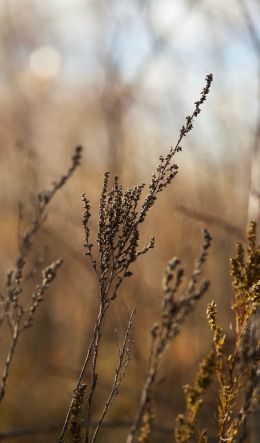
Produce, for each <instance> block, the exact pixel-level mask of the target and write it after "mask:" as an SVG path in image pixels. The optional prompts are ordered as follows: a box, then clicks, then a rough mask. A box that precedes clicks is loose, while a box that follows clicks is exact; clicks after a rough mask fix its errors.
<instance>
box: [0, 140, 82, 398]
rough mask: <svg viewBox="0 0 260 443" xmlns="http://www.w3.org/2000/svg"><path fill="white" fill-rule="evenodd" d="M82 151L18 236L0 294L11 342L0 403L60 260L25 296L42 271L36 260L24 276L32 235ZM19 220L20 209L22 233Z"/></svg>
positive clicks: (0, 312) (0, 323)
mask: <svg viewBox="0 0 260 443" xmlns="http://www.w3.org/2000/svg"><path fill="white" fill-rule="evenodd" d="M81 151H82V148H81V147H80V146H78V147H76V149H75V152H74V155H73V157H72V163H71V166H70V168H69V169H68V171H67V173H66V174H65V175H63V176H62V177H61V178H60V179H59V180H58V181H57V182H54V183H53V184H52V187H51V189H50V190H47V191H42V192H40V193H39V194H38V196H37V202H36V204H35V207H34V211H35V213H34V217H33V219H32V222H31V224H30V225H29V226H28V228H27V229H25V230H24V232H19V233H18V240H19V244H18V254H17V259H16V263H15V266H14V268H13V269H11V270H9V271H8V272H7V276H6V283H5V290H4V291H3V292H2V293H1V294H0V326H3V325H4V324H5V323H6V324H7V326H8V329H9V332H10V335H11V343H10V347H9V350H8V353H7V356H6V359H5V363H4V367H3V372H2V376H1V386H0V401H1V400H3V398H4V396H5V393H6V384H7V380H8V376H9V372H10V368H11V365H12V362H13V358H14V354H15V350H16V347H17V344H18V341H19V339H20V336H21V334H22V333H23V332H24V331H25V329H27V328H30V327H31V326H33V323H34V319H35V314H36V311H37V309H38V308H39V305H40V303H41V302H42V301H43V300H44V297H45V293H46V291H47V289H48V287H49V286H50V284H51V283H52V282H53V280H54V279H55V278H56V276H57V272H58V270H59V268H60V266H61V264H62V260H61V259H58V260H55V261H54V262H52V263H51V264H49V265H48V266H47V267H45V268H44V269H43V270H42V279H41V281H40V283H39V284H37V286H36V288H35V290H34V291H33V292H32V293H30V294H28V293H26V292H27V291H26V288H25V283H26V280H27V278H28V277H31V276H34V275H35V273H36V272H37V271H38V270H39V269H40V268H42V264H43V263H42V260H39V259H38V260H37V261H36V263H35V264H34V265H33V267H32V268H31V269H30V270H29V271H28V272H27V274H26V273H25V265H26V264H27V261H28V257H29V254H30V252H31V250H32V247H33V244H34V239H35V236H36V235H37V233H38V231H39V229H40V227H41V225H42V223H43V221H44V220H45V218H46V209H47V207H48V205H49V203H50V202H51V201H52V199H53V197H54V196H55V194H56V192H57V191H59V190H60V189H61V188H62V187H63V186H64V185H65V183H66V182H67V181H68V180H69V179H70V177H71V176H72V174H73V173H74V171H75V170H76V169H77V167H78V166H79V163H80V159H81ZM22 221H23V220H22V210H21V206H20V211H19V231H21V225H22ZM28 298H29V300H28Z"/></svg>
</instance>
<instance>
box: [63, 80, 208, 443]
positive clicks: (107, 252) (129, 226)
mask: <svg viewBox="0 0 260 443" xmlns="http://www.w3.org/2000/svg"><path fill="white" fill-rule="evenodd" d="M212 80H213V76H212V74H209V75H207V76H206V86H205V87H204V88H203V91H202V93H201V97H200V99H199V100H197V101H196V102H195V109H194V111H193V113H192V114H191V115H190V116H188V117H186V124H185V125H184V126H182V128H181V130H180V134H179V138H178V141H177V143H176V145H175V147H171V149H170V152H169V153H168V154H167V155H166V156H162V155H161V156H160V157H159V165H158V166H157V168H156V170H155V172H154V173H153V174H152V180H151V183H150V185H149V189H148V194H147V196H146V197H145V199H144V201H143V202H142V192H143V190H144V187H145V185H144V184H143V183H142V184H140V185H137V186H134V187H132V188H129V189H127V190H126V191H123V188H122V185H121V184H120V182H119V178H118V177H117V176H115V177H114V179H113V185H112V189H111V190H109V179H110V174H109V172H106V173H105V175H104V181H103V186H102V190H101V196H100V204H99V221H98V233H97V241H96V244H95V245H94V243H92V239H91V235H90V234H91V233H90V228H89V219H90V217H91V207H90V202H89V200H88V198H87V196H86V194H83V196H82V200H83V205H84V213H83V227H84V231H85V244H84V247H85V250H86V252H85V253H86V255H87V256H88V257H89V258H90V261H91V264H92V267H93V270H94V272H95V274H96V277H97V281H98V285H99V312H98V316H97V319H96V322H95V325H94V329H93V334H92V338H91V341H90V344H89V347H88V349H87V352H86V356H85V359H84V363H83V366H82V369H81V372H80V375H79V378H78V381H77V384H76V387H75V391H77V390H78V389H79V387H80V386H81V385H82V383H83V382H84V380H85V379H86V372H87V369H88V368H89V366H90V367H91V379H90V381H89V380H87V381H86V384H87V391H86V404H87V412H86V417H85V420H84V426H85V429H86V430H85V443H89V442H92V443H93V442H94V441H96V437H97V432H94V434H93V435H92V436H91V435H90V420H91V416H92V405H93V398H94V395H95V390H96V386H97V379H98V374H97V361H98V356H99V348H100V340H101V331H102V325H103V321H104V318H105V316H106V315H107V312H108V311H109V308H110V306H111V303H113V301H114V300H115V299H116V298H117V297H118V294H119V289H120V286H121V285H122V283H123V281H124V280H125V279H126V278H129V277H131V276H132V268H131V266H132V265H133V263H135V262H136V261H137V260H138V259H139V257H140V256H142V255H144V254H146V253H147V252H148V251H149V250H150V249H152V248H153V247H154V238H151V240H150V242H149V243H148V244H147V245H146V246H144V247H141V248H140V236H141V231H140V229H141V226H142V224H143V222H144V221H145V219H146V217H147V215H148V213H149V212H150V210H151V208H152V207H153V206H154V204H155V202H156V200H157V197H158V194H159V193H160V192H162V191H163V190H164V189H165V188H166V187H167V186H168V185H169V184H170V183H171V182H172V180H173V179H174V177H175V176H176V174H177V171H178V166H177V165H176V164H175V163H173V158H174V156H175V155H176V154H177V153H178V152H180V151H181V149H182V148H181V145H180V144H181V142H182V140H183V139H184V137H185V136H186V135H187V134H188V133H189V132H190V131H191V129H192V127H193V121H194V119H195V118H196V117H197V116H198V115H199V113H200V111H201V105H202V104H203V103H204V102H205V100H206V98H207V95H208V93H209V91H210V86H211V83H212ZM95 248H96V249H97V250H98V251H95ZM97 254H98V255H97ZM96 255H97V257H98V258H97V257H96ZM193 283H194V286H195V284H196V276H194V282H193ZM193 289H194V288H193ZM191 291H192V289H191ZM118 388H119V386H117V388H116V390H117V391H118ZM72 408H73V399H72V401H71V404H70V407H69V410H68V413H67V416H66V419H65V422H64V426H63V429H62V432H61V435H60V442H64V437H65V433H66V431H67V430H68V427H69V423H70V420H71V414H72ZM108 409H109V408H107V409H106V411H105V413H104V414H103V413H102V417H103V418H104V416H105V415H106V413H107V411H108ZM103 418H102V420H103ZM97 431H98V430H97Z"/></svg>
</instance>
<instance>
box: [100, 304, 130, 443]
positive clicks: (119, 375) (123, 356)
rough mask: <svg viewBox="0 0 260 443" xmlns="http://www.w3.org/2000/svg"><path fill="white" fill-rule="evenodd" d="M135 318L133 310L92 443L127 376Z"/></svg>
mask: <svg viewBox="0 0 260 443" xmlns="http://www.w3.org/2000/svg"><path fill="white" fill-rule="evenodd" d="M134 316H135V308H133V309H132V311H131V314H130V317H129V321H128V326H127V329H126V332H125V336H124V340H123V344H122V348H121V349H119V361H118V365H117V368H116V370H115V377H114V381H113V385H112V388H111V391H110V394H109V396H108V399H107V401H106V403H105V406H104V409H103V411H102V414H101V416H100V419H99V420H98V424H97V427H96V429H95V431H94V434H93V437H92V439H91V443H94V442H95V441H96V438H97V434H98V432H99V430H100V428H101V425H102V424H103V421H104V418H105V416H106V414H107V412H108V410H109V408H110V407H111V405H112V402H113V400H114V398H115V397H116V395H117V394H118V389H119V386H120V384H121V381H122V379H123V377H124V375H125V371H126V368H127V366H128V363H129V360H130V356H131V335H132V328H133V321H134Z"/></svg>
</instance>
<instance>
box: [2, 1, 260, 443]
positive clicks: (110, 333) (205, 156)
mask: <svg viewBox="0 0 260 443" xmlns="http://www.w3.org/2000/svg"><path fill="white" fill-rule="evenodd" d="M259 23H260V3H259V1H258V0H229V1H228V2H219V1H217V0H181V1H180V0H160V1H156V0H93V1H91V0H51V1H50V0H45V1H44V2H42V1H38V0H2V1H1V2H0V62H1V69H0V98H1V108H0V199H1V213H0V233H1V236H0V256H1V269H0V274H1V281H2V282H3V285H4V281H5V275H6V271H7V269H9V268H12V267H13V266H14V264H15V259H16V252H17V229H18V213H19V209H18V208H19V206H21V204H22V205H23V208H24V209H23V225H24V227H26V226H27V225H28V223H29V222H30V220H31V217H32V213H33V207H34V202H35V196H36V195H37V193H38V192H39V191H41V190H43V189H48V187H49V185H50V183H51V182H52V181H54V180H56V179H57V178H58V177H59V176H60V175H61V174H63V173H64V172H65V171H66V169H67V167H68V165H69V161H70V157H71V155H72V153H73V149H74V147H75V146H76V145H79V144H81V145H82V146H83V147H84V152H83V160H82V165H81V167H80V168H79V169H78V170H77V172H76V173H75V175H74V176H73V178H72V179H71V180H70V181H69V183H68V184H67V185H66V187H65V188H64V189H62V190H61V191H60V192H59V194H58V195H57V196H56V198H55V201H53V202H52V203H51V205H50V207H49V210H48V217H47V220H46V222H45V224H44V227H43V229H42V230H41V233H40V235H39V236H38V238H37V241H36V243H35V247H34V251H33V254H32V257H31V260H32V262H33V260H35V258H36V257H38V256H43V257H44V258H45V261H46V262H47V263H49V262H50V261H51V260H53V259H56V258H57V257H62V258H63V259H64V261H65V264H64V266H63V268H62V270H61V272H60V274H59V277H58V278H57V280H56V281H55V284H54V285H53V287H52V289H51V290H50V291H49V292H48V295H47V297H46V301H45V302H44V304H42V305H41V309H40V310H39V313H38V316H37V322H36V324H35V326H34V327H33V329H31V330H28V331H27V332H26V333H25V334H24V336H23V337H22V339H21V342H20V346H19V349H18V351H17V354H16V359H15V361H14V365H13V367H12V371H11V375H10V379H9V383H8V391H7V395H6V398H5V400H4V402H3V403H2V404H1V407H0V414H1V425H0V432H4V431H9V430H16V429H31V430H33V429H41V430H49V431H51V430H52V429H55V426H56V427H58V426H59V424H60V423H62V421H63V419H64V416H65V413H66V411H67V407H68V405H69V401H70V398H71V392H72V389H73V388H74V385H75V380H76V378H77V376H78V373H79V369H80V367H81V364H82V360H83V355H84V351H85V349H86V346H87V344H88V341H89V338H90V335H91V330H92V327H93V322H94V318H95V315H96V312H97V306H98V305H97V301H98V300H97V282H96V281H95V278H94V275H93V273H92V270H91V267H90V265H89V263H88V261H87V259H86V257H85V256H84V251H83V246H82V244H83V239H84V235H83V230H82V227H81V213H82V204H81V194H82V192H86V194H87V196H88V198H89V199H90V200H91V204H92V213H93V218H92V222H91V228H92V229H93V232H94V233H95V231H96V220H97V212H98V199H99V190H100V187H101V185H102V180H103V173H104V171H106V170H109V171H111V173H112V174H118V175H119V176H120V178H121V181H122V184H123V186H124V188H127V187H129V186H132V185H134V184H137V183H140V182H142V181H144V182H145V183H147V184H149V181H150V178H151V174H152V172H153V170H154V169H155V167H156V165H157V161H158V156H159V155H160V154H165V153H167V152H168V150H169V149H170V146H171V145H175V143H176V141H177V139H178V134H179V130H180V128H181V126H182V124H183V123H184V121H185V117H186V116H187V115H189V114H190V113H192V111H193V109H194V105H193V103H194V101H195V100H197V99H198V97H199V94H200V91H201V90H202V88H203V87H204V84H205V81H204V79H205V76H206V75H207V74H209V73H212V74H213V76H214V82H213V86H212V89H211V92H210V95H209V96H208V100H207V102H206V103H205V104H204V105H203V112H202V113H201V114H200V116H199V118H198V119H197V120H196V122H195V125H194V129H193V131H192V132H191V133H190V134H189V136H188V137H186V139H185V141H184V143H182V146H183V152H182V153H180V154H178V158H176V162H177V163H178V164H179V166H180V172H179V174H178V175H177V177H176V179H175V180H174V182H173V183H172V185H171V186H170V187H169V188H168V189H167V190H166V191H165V192H164V193H162V194H161V195H160V199H159V201H158V204H157V205H156V207H155V208H154V211H153V212H152V213H151V214H150V217H149V220H147V223H146V228H145V232H144V237H143V243H144V244H146V243H147V240H148V238H149V237H150V236H151V235H153V234H154V235H155V237H156V247H155V249H154V250H153V251H152V252H151V253H150V254H149V256H148V255H147V256H145V257H142V258H141V259H140V261H139V265H138V266H137V267H136V268H135V269H133V271H134V276H133V277H132V279H129V282H127V284H125V286H124V287H123V288H122V291H121V296H120V298H119V299H118V300H117V302H116V303H115V304H114V306H113V307H112V311H111V316H110V319H108V321H107V322H106V325H105V331H104V334H103V344H102V349H101V360H100V363H99V367H98V369H99V372H100V374H102V377H101V376H100V380H99V387H98V390H97V394H98V396H97V400H96V402H95V414H96V415H95V417H98V414H99V413H100V410H101V407H102V405H103V401H104V398H105V397H106V394H107V392H108V390H109V387H110V385H111V383H112V379H113V372H114V367H115V364H116V358H117V348H116V333H115V330H117V334H119V337H120V336H121V334H122V331H123V329H124V328H125V326H126V323H127V313H126V312H127V309H131V307H132V306H133V305H134V304H136V305H137V317H136V322H135V330H134V345H133V359H132V361H131V363H130V366H129V370H128V373H127V375H126V378H125V381H124V383H123V385H122V388H121V391H120V395H119V397H118V398H117V400H116V402H115V404H114V406H113V408H112V410H111V412H110V414H109V416H108V417H107V421H109V422H111V423H113V422H115V421H119V420H121V421H126V422H131V420H132V418H133V417H134V412H135V408H136V405H137V404H138V401H139V394H140V386H141V383H142V380H143V377H144V375H145V369H146V362H147V355H148V349H149V330H150V328H151V326H152V324H153V322H154V321H155V320H156V319H158V318H159V315H160V305H161V298H162V291H161V280H162V276H163V271H164V269H165V266H166V263H167V261H168V260H169V259H170V258H171V257H172V256H175V255H177V256H178V257H179V258H180V259H181V260H182V262H183V264H184V266H185V268H186V271H187V276H188V275H189V273H190V272H191V270H192V265H193V261H194V259H195V258H196V256H197V255H198V252H199V248H200V244H201V230H202V228H203V227H204V226H206V227H207V228H208V229H209V231H210V232H211V234H212V236H213V245H212V248H211V251H210V257H209V261H208V264H207V269H206V275H207V276H208V277H209V278H210V280H211V287H210V291H209V293H208V294H207V295H206V296H205V298H204V300H203V301H202V302H201V303H200V305H199V307H197V308H196V310H195V312H194V313H193V314H192V315H191V317H190V318H189V320H188V322H186V323H185V325H183V328H182V333H181V335H180V336H179V337H178V338H177V339H176V340H175V342H174V343H173V344H172V346H171V347H170V349H169V350H168V354H167V358H166V359H165V360H164V361H163V364H162V369H161V374H160V377H161V378H160V383H159V384H158V387H157V390H156V404H157V413H156V423H158V424H159V425H161V426H163V427H164V428H165V431H167V429H171V428H172V427H173V424H174V417H175V415H176V413H178V412H180V411H181V408H182V407H183V404H184V403H183V395H182V389H181V386H182V385H183V384H185V383H187V382H191V380H192V378H193V377H194V374H195V372H196V367H197V363H198V362H199V360H200V359H201V357H202V356H203V355H205V353H206V352H207V350H208V348H209V345H210V339H211V336H210V332H209V329H208V326H207V321H206V315H205V309H206V305H207V303H208V302H210V301H211V300H212V299H213V298H214V299H215V300H216V301H217V303H218V306H219V311H220V315H221V316H222V322H223V324H229V322H230V321H231V319H232V317H231V313H230V309H229V305H230V297H231V294H232V290H231V285H230V278H229V258H230V256H232V254H234V250H235V243H236V242H237V241H238V240H242V241H243V240H244V238H245V233H246V226H247V223H248V220H249V219H251V218H254V219H258V220H259V202H260V198H259V196H260V179H259V165H260V155H259V150H260V147H259V136H260V103H259V98H260V29H259ZM39 278H40V276H36V277H35V281H34V283H37V281H39ZM30 284H31V283H30ZM30 289H31V288H30V285H28V291H30ZM226 332H227V334H228V333H229V330H228V328H227V331H226ZM7 348H8V335H7V332H6V331H4V329H3V328H2V330H1V349H0V353H1V354H0V355H1V361H2V363H3V362H4V359H5V352H6V349H7ZM208 401H209V403H210V401H211V400H210V398H209V399H208ZM95 417H94V418H95ZM203 420H204V426H205V422H206V423H207V425H208V426H209V427H210V429H211V430H212V434H213V433H214V429H215V428H214V426H215V413H214V410H213V411H212V410H211V411H210V412H209V408H208V409H207V411H206V415H205V416H204V418H203ZM52 427H53V428H52ZM126 433H127V428H124V427H118V428H116V430H115V429H114V428H113V427H112V428H107V429H106V430H105V432H103V434H102V433H101V434H100V439H99V441H100V442H110V441H111V442H112V441H115V438H116V441H117V442H121V441H124V438H125V435H126ZM46 435H47V434H39V435H38V434H37V435H31V436H30V435H26V436H24V437H22V438H21V437H20V438H19V441H20V442H31V441H33V442H46V441H50V442H55V441H57V436H58V433H57V432H56V433H55V432H50V433H48V435H47V437H46ZM115 436H116V437H115ZM171 439H172V436H171V433H168V434H167V432H164V433H155V435H154V440H153V441H154V442H164V441H165V442H168V441H170V440H171ZM1 441H9V439H8V440H7V439H6V440H1ZM252 441H253V440H252ZM255 441H256V440H255Z"/></svg>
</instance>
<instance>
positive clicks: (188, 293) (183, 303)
mask: <svg viewBox="0 0 260 443" xmlns="http://www.w3.org/2000/svg"><path fill="white" fill-rule="evenodd" d="M210 242H211V237H210V235H209V233H208V231H207V230H205V231H204V243H203V246H202V251H201V254H200V255H199V257H198V259H197V260H196V262H195V266H194V270H193V272H192V275H191V277H190V281H189V283H188V285H187V289H186V290H185V291H184V293H183V295H182V296H180V297H179V299H178V297H177V294H178V291H179V290H180V287H181V284H182V280H183V276H184V269H183V268H182V267H181V263H180V260H179V259H178V258H176V257H175V258H173V259H172V260H171V261H170V262H169V263H168V266H167V268H166V272H165V278H164V281H163V290H164V297H163V305H162V312H161V320H160V323H159V324H157V323H156V324H155V325H154V326H153V327H152V330H151V350H150V359H149V368H148V372H147V376H146V379H145V383H144V386H143V390H142V395H141V401H140V405H139V408H138V411H137V415H136V418H135V421H134V423H133V426H132V428H131V430H130V432H129V435H128V437H127V440H126V443H133V441H135V437H136V436H138V438H137V441H138V442H142V443H144V442H148V439H149V435H150V432H151V421H152V420H151V418H152V416H151V414H152V415H153V416H154V409H152V408H151V406H152V403H153V389H154V385H155V383H156V377H157V374H158V370H159V364H160V361H161V358H162V356H163V355H164V353H165V351H166V349H167V347H168V345H169V344H170V342H171V341H172V340H173V339H174V337H176V335H177V334H178V333H179V327H180V324H181V323H183V321H184V320H185V319H186V317H187V316H188V314H189V313H190V312H191V311H192V309H193V307H194V304H195V303H196V302H197V301H198V300H200V299H201V297H202V296H203V294H204V293H205V292H206V291H207V289H208V286H209V282H208V281H207V280H204V281H202V282H200V281H199V277H200V275H201V273H202V270H203V266H204V264H205V262H206V259H207V255H208V249H209V247H210ZM174 277H175V278H174ZM152 411H153V412H152ZM148 423H149V426H148Z"/></svg>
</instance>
